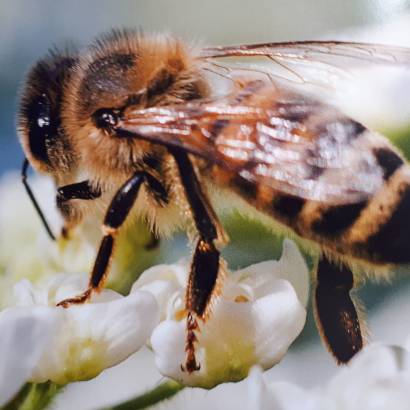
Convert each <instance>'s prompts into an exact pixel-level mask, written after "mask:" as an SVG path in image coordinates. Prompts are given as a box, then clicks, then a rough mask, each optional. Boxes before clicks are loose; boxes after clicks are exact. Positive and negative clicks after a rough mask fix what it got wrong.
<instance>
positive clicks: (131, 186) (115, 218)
mask: <svg viewBox="0 0 410 410" xmlns="http://www.w3.org/2000/svg"><path fill="white" fill-rule="evenodd" d="M144 180H145V173H144V172H142V171H138V172H136V173H135V174H134V175H133V176H132V177H131V178H130V179H129V180H128V181H127V182H125V184H123V185H122V186H121V188H120V189H119V190H118V191H117V193H116V194H115V196H114V198H113V199H112V201H111V204H110V206H109V207H108V210H107V213H106V215H105V219H104V224H103V227H102V230H103V233H104V236H103V239H102V241H101V244H100V247H99V250H98V254H97V257H96V260H95V263H94V267H93V270H92V272H91V277H90V282H89V285H88V289H87V290H86V291H85V292H83V293H82V294H81V295H78V296H76V297H74V298H71V299H66V300H63V301H61V302H60V303H59V304H58V306H63V307H68V306H70V305H72V304H79V303H84V302H86V301H87V300H88V299H89V298H90V297H91V294H92V292H93V291H98V290H99V289H101V286H102V284H103V279H104V277H105V276H106V274H107V272H108V269H109V265H110V262H111V259H112V255H113V251H114V245H115V236H116V234H117V231H118V229H119V228H120V227H121V225H122V224H123V223H124V221H125V220H126V218H127V216H128V215H129V213H130V211H131V208H132V207H133V205H134V203H135V201H136V199H137V196H138V192H139V190H140V188H141V185H142V183H143V182H144Z"/></svg>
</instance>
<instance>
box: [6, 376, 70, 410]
mask: <svg viewBox="0 0 410 410" xmlns="http://www.w3.org/2000/svg"><path fill="white" fill-rule="evenodd" d="M62 387H63V386H58V385H56V384H54V383H52V382H47V383H41V384H30V383H27V384H26V385H25V386H23V388H22V389H21V390H20V391H19V392H18V394H17V395H16V396H15V397H14V399H13V400H12V401H11V402H9V403H8V404H7V405H5V406H4V407H2V410H43V409H46V408H47V407H48V406H49V405H50V404H51V402H52V401H53V399H54V397H55V396H56V395H57V393H58V392H59V391H60V390H61V389H62Z"/></svg>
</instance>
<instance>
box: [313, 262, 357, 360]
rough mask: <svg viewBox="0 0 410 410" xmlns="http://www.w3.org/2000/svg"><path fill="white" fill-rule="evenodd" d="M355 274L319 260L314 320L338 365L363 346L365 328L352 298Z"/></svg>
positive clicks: (345, 267)
mask: <svg viewBox="0 0 410 410" xmlns="http://www.w3.org/2000/svg"><path fill="white" fill-rule="evenodd" d="M353 286H354V277H353V273H352V271H351V270H350V268H348V267H347V266H346V265H343V264H336V263H333V262H331V261H330V260H329V259H327V257H325V256H324V257H323V258H322V259H321V260H320V261H319V265H318V269H317V283H316V290H315V295H314V296H315V299H314V303H315V318H316V324H317V326H318V328H319V332H320V335H321V336H322V340H323V341H324V343H325V345H326V347H327V348H328V349H329V351H330V352H331V353H332V354H333V355H334V357H335V358H336V360H337V362H338V363H347V362H348V361H349V360H350V359H351V358H352V357H353V356H354V355H355V354H356V353H357V352H358V351H359V350H361V349H362V347H363V344H364V336H363V328H364V324H363V323H361V321H360V318H359V315H358V313H357V310H356V307H355V304H354V302H353V300H352V298H351V296H350V291H351V290H352V288H353Z"/></svg>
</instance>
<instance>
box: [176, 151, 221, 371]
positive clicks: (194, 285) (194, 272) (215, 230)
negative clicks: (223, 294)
mask: <svg viewBox="0 0 410 410" xmlns="http://www.w3.org/2000/svg"><path fill="white" fill-rule="evenodd" d="M172 154H173V156H174V158H175V161H176V163H177V166H178V170H179V174H180V178H181V182H182V185H183V186H184V189H185V195H186V198H187V200H188V203H189V205H190V208H191V212H192V215H193V218H194V222H195V226H196V229H197V231H198V234H199V239H198V241H197V244H196V248H195V252H194V257H193V260H192V264H191V271H190V275H189V281H188V286H187V291H186V296H185V309H186V310H187V327H186V332H187V333H186V344H185V351H186V361H185V365H184V366H181V368H182V370H186V371H187V372H188V373H192V372H193V371H196V370H199V369H200V364H199V363H197V361H196V358H195V343H196V342H197V338H196V335H195V331H198V330H199V325H198V320H197V319H201V320H202V321H203V322H205V321H206V319H207V316H208V314H209V307H210V305H211V303H210V302H211V299H212V297H213V295H215V291H216V284H217V280H218V276H219V273H220V252H219V250H218V249H217V248H216V246H215V243H214V242H215V240H217V239H220V240H222V241H223V240H225V234H224V232H223V229H222V227H221V225H220V223H219V221H218V219H217V217H216V214H215V212H214V211H213V209H212V206H211V204H210V203H209V201H208V199H207V197H206V195H205V193H204V192H203V190H202V188H201V185H200V182H199V180H198V178H197V176H196V174H195V170H194V168H193V166H192V163H191V161H190V160H189V158H188V155H187V154H186V153H184V152H180V151H173V152H172Z"/></svg>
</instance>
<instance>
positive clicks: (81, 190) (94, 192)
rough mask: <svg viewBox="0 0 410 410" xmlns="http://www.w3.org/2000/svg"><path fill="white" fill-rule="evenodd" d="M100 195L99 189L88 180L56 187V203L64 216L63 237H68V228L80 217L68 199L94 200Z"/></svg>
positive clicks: (77, 221) (78, 220)
mask: <svg viewBox="0 0 410 410" xmlns="http://www.w3.org/2000/svg"><path fill="white" fill-rule="evenodd" d="M100 196H101V190H100V189H96V188H94V187H92V186H91V185H90V182H89V181H88V180H85V181H81V182H77V183H75V184H70V185H64V186H62V187H59V188H57V195H56V204H57V208H58V209H59V211H60V213H61V214H62V215H63V218H64V226H63V228H62V230H61V235H62V236H63V237H64V238H68V236H69V231H70V229H71V228H73V227H74V226H75V225H76V224H77V223H79V222H80V219H81V215H80V214H79V212H78V211H77V210H76V208H75V207H74V206H73V205H72V204H70V201H71V200H72V199H81V200H86V201H87V200H94V199H97V198H99V197H100Z"/></svg>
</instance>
